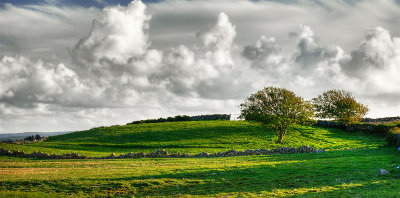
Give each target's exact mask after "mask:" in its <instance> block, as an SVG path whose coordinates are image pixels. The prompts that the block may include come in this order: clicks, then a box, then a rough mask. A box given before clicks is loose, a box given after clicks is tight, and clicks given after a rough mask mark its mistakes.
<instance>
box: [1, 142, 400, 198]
mask: <svg viewBox="0 0 400 198" xmlns="http://www.w3.org/2000/svg"><path fill="white" fill-rule="evenodd" d="M0 160H1V161H2V163H1V165H0V170H1V177H0V196H2V197H3V196H11V195H12V196H14V195H15V196H22V195H24V194H25V195H29V196H36V195H37V196H42V195H43V193H45V195H51V196H99V197H104V196H122V197H126V196H131V197H132V196H133V195H134V196H137V197H142V196H155V197H159V196H172V195H178V196H230V195H232V196H241V197H244V196H261V195H263V196H277V197H302V196H305V197H400V178H399V176H398V174H400V171H398V169H396V168H395V166H396V165H399V164H400V158H399V154H398V153H395V151H394V150H393V149H389V148H373V149H362V150H344V151H328V152H325V153H319V154H318V153H313V154H286V155H285V154H282V155H268V156H241V157H228V158H186V159H168V158H158V159H129V160H125V159H123V160H57V161H49V160H47V161H46V160H32V159H18V158H7V157H1V158H0ZM380 168H383V169H386V170H388V171H390V172H391V174H390V175H384V176H378V175H377V173H378V169H380ZM396 174H397V176H396Z"/></svg>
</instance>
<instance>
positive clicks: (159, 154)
mask: <svg viewBox="0 0 400 198" xmlns="http://www.w3.org/2000/svg"><path fill="white" fill-rule="evenodd" d="M323 151H324V149H321V150H316V149H314V148H313V147H309V146H301V147H299V148H295V147H293V148H287V147H278V148H276V149H271V150H268V149H256V150H250V149H248V150H245V151H237V150H236V149H232V150H229V151H226V152H218V153H211V154H209V153H206V152H201V153H198V154H195V155H190V154H187V153H171V154H169V153H168V151H166V150H164V149H163V150H156V151H155V152H152V153H143V152H141V153H132V152H130V153H127V154H120V155H116V154H115V153H112V154H111V155H109V156H104V157H88V156H84V155H79V154H77V153H69V154H47V153H42V152H40V151H39V152H37V151H35V152H33V153H25V152H24V151H10V150H7V149H3V148H0V155H3V156H10V157H23V158H36V159H125V158H199V157H232V156H247V155H271V154H289V153H313V152H317V153H319V152H323Z"/></svg>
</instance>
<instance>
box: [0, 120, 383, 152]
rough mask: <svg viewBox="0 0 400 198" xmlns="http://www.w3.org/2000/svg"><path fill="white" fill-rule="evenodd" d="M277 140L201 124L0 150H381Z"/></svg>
mask: <svg viewBox="0 0 400 198" xmlns="http://www.w3.org/2000/svg"><path fill="white" fill-rule="evenodd" d="M276 139H277V136H276V135H275V133H274V131H273V130H272V129H271V128H266V127H262V126H260V125H259V124H255V123H249V122H245V121H199V122H170V123H152V124H138V125H128V126H113V127H101V128H95V129H91V130H87V131H81V132H75V133H71V134H65V135H60V136H55V137H50V138H49V139H48V140H47V141H45V142H43V143H35V144H23V145H16V144H0V147H2V148H7V149H10V150H23V151H25V152H34V151H41V152H46V153H50V154H51V153H58V154H62V153H72V152H75V153H79V154H81V155H87V156H93V157H94V156H107V155H109V154H110V153H117V154H118V153H129V152H153V151H155V150H157V149H166V150H167V151H169V152H181V153H189V154H197V153H200V152H208V153H216V152H221V151H227V150H230V149H237V150H246V149H260V148H268V149H271V148H276V147H282V146H287V147H299V146H303V145H308V146H312V147H314V148H317V149H319V148H324V149H345V148H376V147H377V146H379V145H382V144H384V142H383V139H382V138H380V137H375V136H366V135H364V134H362V133H352V134H350V133H347V132H344V131H342V130H338V129H326V128H319V127H311V126H300V125H298V126H294V127H291V128H289V132H288V134H287V135H286V136H285V138H284V141H285V143H284V144H277V143H276Z"/></svg>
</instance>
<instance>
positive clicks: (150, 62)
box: [0, 0, 400, 131]
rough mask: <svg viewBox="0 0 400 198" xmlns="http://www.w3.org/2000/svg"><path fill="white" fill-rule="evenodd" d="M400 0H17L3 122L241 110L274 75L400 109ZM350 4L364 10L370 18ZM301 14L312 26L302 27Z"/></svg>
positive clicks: (310, 91) (306, 89)
mask: <svg viewBox="0 0 400 198" xmlns="http://www.w3.org/2000/svg"><path fill="white" fill-rule="evenodd" d="M392 4H393V2H390V1H382V2H381V1H379V2H375V3H373V2H371V1H359V2H355V3H354V4H352V5H350V4H348V3H345V2H344V1H343V2H342V1H332V2H320V4H315V3H311V2H303V1H301V2H296V3H288V4H284V3H279V2H273V1H257V2H253V1H246V0H236V1H235V2H234V3H232V1H227V0H222V1H211V0H207V1H198V0H195V1H183V0H167V1H161V2H158V3H152V4H149V5H145V4H143V3H142V2H141V1H134V2H132V3H130V4H129V5H128V6H126V7H124V6H117V7H107V8H105V9H104V10H103V11H99V10H97V9H96V8H75V9H74V8H70V7H56V6H55V5H40V6H28V7H15V6H12V5H9V4H7V5H6V6H5V7H4V8H1V9H0V28H1V29H2V31H0V57H1V59H0V82H1V84H0V123H1V127H2V128H0V131H6V130H13V131H18V130H19V131H21V130H46V131H54V130H74V129H82V128H88V127H93V126H99V125H112V124H123V123H126V122H129V121H132V120H135V119H145V118H149V117H165V116H173V115H176V114H191V115H194V114H204V113H234V112H237V111H238V109H237V108H236V107H237V105H238V104H239V103H240V102H242V100H243V99H244V98H245V97H247V96H248V95H249V94H250V93H252V92H254V91H255V90H257V89H260V88H262V87H264V86H270V85H273V86H279V87H285V88H289V89H291V90H293V91H295V92H296V93H298V94H299V95H301V96H304V97H306V98H311V97H315V96H316V95H317V94H319V93H322V92H323V91H325V90H327V89H346V90H349V91H352V92H353V93H354V94H355V95H356V97H357V98H359V99H360V100H361V101H362V102H364V103H367V104H368V105H369V106H370V109H371V110H372V111H371V112H372V113H371V114H370V115H372V116H385V115H393V113H392V112H395V111H396V109H397V110H400V104H399V100H398V97H399V96H400V90H399V88H398V87H397V86H396V85H398V84H400V81H399V78H398V76H399V75H400V68H399V67H398V65H400V55H399V54H400V39H399V37H398V34H399V33H398V32H393V29H395V28H394V26H393V25H394V24H395V23H394V22H393V21H391V20H388V19H390V18H391V17H392V16H394V13H395V12H394V11H395V10H394V9H393V8H392V7H391V5H392ZM316 8H318V9H316ZM372 8H374V9H376V10H380V11H381V12H378V11H372V12H371V9H372ZM350 10H351V11H352V12H354V13H357V14H359V15H360V16H363V17H364V18H363V19H362V23H361V25H360V23H356V22H357V21H359V20H361V19H359V18H357V17H354V15H352V14H349V12H348V11H350ZM177 11H178V12H177ZM312 11H314V12H312ZM383 11H385V12H383ZM249 13H251V14H249ZM151 15H153V16H151ZM299 16H301V17H299ZM82 18H83V20H82ZM337 18H339V19H340V20H339V19H337ZM92 19H95V21H94V22H93V23H91V21H92ZM40 22H42V23H40ZM28 24H37V25H36V26H32V25H31V26H29V25H28ZM298 24H308V25H301V26H300V28H298V30H297V31H295V32H293V30H294V29H296V26H298ZM376 24H378V25H381V26H382V27H377V28H373V29H370V30H369V31H368V32H367V34H366V36H365V38H364V40H362V41H361V44H359V46H358V47H357V45H356V43H360V40H361V39H362V37H363V36H362V33H361V29H362V31H365V29H366V28H370V27H375V26H376ZM91 25H92V26H91ZM150 25H151V27H150ZM2 27H7V28H2ZM90 28H91V29H90ZM311 28H313V29H311ZM196 32H197V34H196ZM84 35H87V36H86V37H85V36H84ZM261 35H265V36H261ZM289 35H291V36H289ZM333 35H334V36H333ZM260 36H261V37H260ZM79 38H82V39H80V40H79ZM257 38H259V39H258V40H257ZM78 40H79V41H78ZM251 43H253V44H251ZM349 43H350V44H349ZM74 44H76V45H75V47H73V48H70V50H69V53H67V50H66V47H68V46H74ZM351 44H353V45H351ZM382 109H386V110H385V111H384V110H382ZM384 112H386V114H385V113H384ZM23 123H26V124H23ZM43 123H46V124H43ZM31 126H33V128H29V127H31Z"/></svg>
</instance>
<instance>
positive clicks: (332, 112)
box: [312, 90, 368, 125]
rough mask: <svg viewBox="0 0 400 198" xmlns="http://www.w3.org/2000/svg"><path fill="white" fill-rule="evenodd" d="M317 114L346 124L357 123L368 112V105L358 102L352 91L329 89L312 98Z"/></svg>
mask: <svg viewBox="0 0 400 198" xmlns="http://www.w3.org/2000/svg"><path fill="white" fill-rule="evenodd" d="M312 103H313V106H314V111H315V112H316V116H317V117H320V118H331V119H334V120H336V121H337V122H340V123H343V124H345V125H350V124H355V123H358V122H360V121H361V119H362V118H363V117H364V116H365V114H366V113H367V112H368V107H367V106H365V105H363V104H361V103H359V102H357V101H356V100H355V98H354V97H353V96H352V95H351V93H350V92H347V91H343V90H329V91H326V92H324V93H323V94H322V95H319V96H318V97H317V98H314V99H313V100H312Z"/></svg>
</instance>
